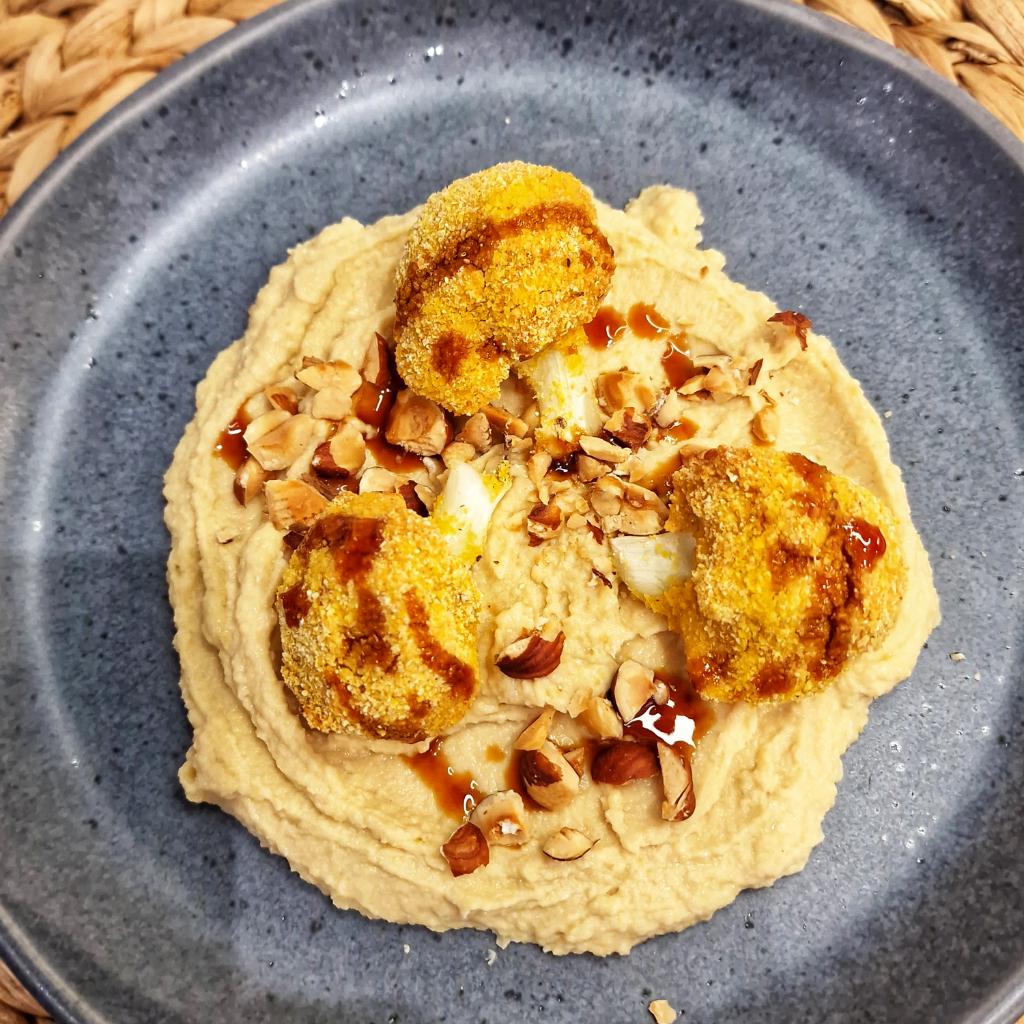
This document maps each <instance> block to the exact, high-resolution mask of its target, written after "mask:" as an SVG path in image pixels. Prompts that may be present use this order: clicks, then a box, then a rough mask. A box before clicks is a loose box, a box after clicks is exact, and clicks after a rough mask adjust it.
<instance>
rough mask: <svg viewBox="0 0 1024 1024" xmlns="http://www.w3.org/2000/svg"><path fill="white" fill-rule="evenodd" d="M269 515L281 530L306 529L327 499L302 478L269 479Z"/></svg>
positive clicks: (267, 486)
mask: <svg viewBox="0 0 1024 1024" xmlns="http://www.w3.org/2000/svg"><path fill="white" fill-rule="evenodd" d="M264 494H265V495H266V498H267V515H268V516H269V518H270V521H271V523H273V524H274V527H275V528H276V529H278V530H281V531H286V530H292V529H300V530H301V529H305V528H306V527H308V526H309V525H310V524H311V523H312V522H313V520H314V519H316V517H317V516H318V515H319V514H320V513H321V512H322V511H323V509H324V506H325V505H326V504H327V499H326V498H324V496H323V495H322V494H321V493H320V492H319V491H317V490H315V489H314V488H313V487H310V485H309V484H307V483H304V482H303V481H302V480H268V481H267V484H266V487H265V488H264Z"/></svg>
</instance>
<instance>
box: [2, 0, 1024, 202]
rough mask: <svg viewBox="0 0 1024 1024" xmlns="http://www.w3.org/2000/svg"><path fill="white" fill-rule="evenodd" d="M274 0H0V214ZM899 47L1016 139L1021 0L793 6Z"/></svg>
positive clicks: (1021, 84)
mask: <svg viewBox="0 0 1024 1024" xmlns="http://www.w3.org/2000/svg"><path fill="white" fill-rule="evenodd" d="M276 2H277V0H100V2H98V3H97V2H94V0H0V216H2V215H3V213H4V212H5V211H6V210H7V208H8V207H9V206H10V204H11V203H13V202H14V201H15V200H16V199H17V198H18V196H20V195H21V193H22V192H24V190H25V189H26V188H27V187H28V186H29V184H31V182H32V181H33V180H34V179H35V178H36V177H37V175H38V174H39V173H40V172H41V171H42V170H43V169H44V168H45V167H46V165H47V164H48V163H49V162H50V161H51V160H52V159H53V158H54V157H55V156H56V155H57V153H59V152H60V150H61V149H63V148H64V147H65V146H67V145H69V144H70V143H71V142H73V141H74V140H75V139H76V138H78V136H79V135H81V134H82V132H83V131H85V129H86V128H88V127H89V125H91V124H92V123H93V122H94V121H96V120H97V119H98V118H100V117H101V116H102V115H103V114H105V113H106V112H107V111H108V110H110V109H111V108H112V107H114V106H116V105H117V104H118V103H119V102H120V101H121V100H122V99H124V98H125V97H126V96H128V95H129V94H130V93H131V92H133V91H134V90H135V89H137V88H138V87H139V86H140V85H143V84H144V83H146V82H148V81H149V80H150V79H151V78H152V77H153V76H154V75H155V74H157V73H158V72H159V71H160V70H161V69H162V68H165V67H166V66H167V65H168V64H171V63H173V62H174V61H175V60H177V59H178V58H179V57H181V56H182V55H184V54H186V53H189V52H190V51H192V50H194V49H195V48H196V47H198V46H201V45H202V44H203V43H206V42H209V40H211V39H213V38H214V37H215V36H218V35H220V34H221V33H222V32H226V31H227V30H228V29H230V28H233V27H234V25H235V24H236V23H237V22H239V21H243V20H244V19H246V18H249V17H252V15H254V14H258V13H259V12H260V11H263V10H265V9H266V8H268V7H271V6H273V5H274V4H275V3H276ZM796 2H797V3H806V5H807V6H808V7H812V8H814V9H815V10H819V11H824V12H825V13H826V14H829V15H832V16H833V17H835V18H838V19H840V20H842V21H845V22H847V23H849V24H850V25H854V26H856V27H857V28H860V29H863V30H864V31H865V32H869V33H871V35H873V36H876V37H877V38H879V39H881V40H883V41H885V42H887V43H890V44H892V45H894V46H898V47H900V48H901V49H903V50H905V51H906V52H907V53H910V54H912V55H913V56H914V57H917V58H918V59H919V60H921V61H923V62H924V63H925V64H927V65H928V66H929V67H930V68H932V69H933V70H934V71H935V72H937V73H938V74H940V75H942V77H943V78H946V79H948V80H949V81H951V82H954V83H956V84H957V85H960V86H962V87H963V88H964V89H966V90H967V91H968V92H969V93H970V94H971V95H972V96H973V97H974V98H975V99H976V100H977V101H978V102H979V103H981V104H982V105H983V106H984V107H986V108H987V109H988V110H990V111H991V112H992V113H993V114H995V116H996V117H998V118H999V119H1000V120H1002V121H1003V122H1004V123H1005V124H1006V125H1008V126H1009V128H1010V130H1011V131H1013V132H1014V133H1015V134H1016V135H1017V136H1018V137H1020V138H1022V139H1024V0H893V2H892V4H884V5H883V4H879V3H875V2H874V0H796Z"/></svg>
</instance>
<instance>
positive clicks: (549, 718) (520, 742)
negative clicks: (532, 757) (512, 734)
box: [513, 708, 555, 750]
mask: <svg viewBox="0 0 1024 1024" xmlns="http://www.w3.org/2000/svg"><path fill="white" fill-rule="evenodd" d="M554 718H555V709H554V708H545V709H544V710H543V711H542V712H541V713H540V714H539V715H538V716H537V717H536V718H535V719H534V720H533V721H532V722H531V723H530V724H529V725H528V726H527V727H526V728H525V729H524V730H523V731H522V732H521V733H520V734H519V736H518V737H517V739H516V741H515V743H514V744H513V746H514V747H515V749H516V750H540V748H541V747H543V746H544V744H545V743H546V742H547V739H548V733H549V732H550V731H551V723H552V722H553V721H554Z"/></svg>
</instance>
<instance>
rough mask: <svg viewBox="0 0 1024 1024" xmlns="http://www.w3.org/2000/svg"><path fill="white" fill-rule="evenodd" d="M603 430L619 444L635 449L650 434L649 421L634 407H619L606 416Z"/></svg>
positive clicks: (640, 445) (641, 445)
mask: <svg viewBox="0 0 1024 1024" xmlns="http://www.w3.org/2000/svg"><path fill="white" fill-rule="evenodd" d="M604 430H605V433H606V434H608V435H609V436H610V437H612V438H614V439H615V440H616V441H618V442H619V443H620V444H624V445H625V446H626V447H627V448H629V449H631V450H632V451H636V450H637V449H638V448H641V447H643V445H644V443H645V442H646V441H647V438H649V437H650V436H651V421H650V419H649V418H648V417H647V416H645V415H644V414H643V413H642V412H637V411H636V410H635V409H630V408H627V409H619V410H617V411H616V412H614V413H612V415H611V416H610V417H609V418H608V420H607V422H606V423H605V425H604Z"/></svg>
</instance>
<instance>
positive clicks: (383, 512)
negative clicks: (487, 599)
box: [277, 493, 480, 742]
mask: <svg viewBox="0 0 1024 1024" xmlns="http://www.w3.org/2000/svg"><path fill="white" fill-rule="evenodd" d="M277 608H278V618H279V621H280V624H281V664H282V673H283V676H284V681H285V683H286V684H287V686H288V688H289V689H290V690H291V691H292V693H294V694H295V697H296V699H297V700H298V702H299V706H300V708H301V709H302V714H303V716H304V717H305V719H306V722H307V723H308V724H309V725H310V726H312V728H314V729H319V730H320V731H322V732H348V733H358V734H362V735H366V736H376V737H381V738H385V739H393V740H404V741H407V742H415V741H418V740H421V739H425V738H426V737H428V736H435V735H437V734H438V733H440V732H442V731H444V730H445V729H448V728H450V727H451V726H452V725H454V724H455V723H456V722H458V721H459V720H460V719H461V718H462V717H463V716H464V715H465V714H466V712H467V711H468V710H469V706H470V704H471V702H472V700H473V698H474V696H475V695H476V691H477V687H478V685H479V671H478V662H477V652H476V634H477V622H478V620H479V616H480V597H479V594H478V592H477V589H476V586H475V585H474V583H473V581H472V579H471V577H470V572H469V568H468V567H467V566H466V565H464V564H461V563H459V562H458V561H457V560H456V559H455V558H454V557H453V556H452V554H451V553H450V551H449V548H448V545H447V544H446V543H445V542H444V539H443V538H442V536H441V534H440V531H439V530H438V529H437V528H436V527H435V526H434V525H433V524H432V523H430V522H429V521H428V520H426V519H421V518H420V517H419V516H418V515H416V514H415V513H414V512H412V511H411V510H409V509H408V508H406V506H405V502H404V501H403V500H402V498H401V497H399V496H398V495H396V494H358V495H357V494H348V493H342V494H341V495H339V496H338V497H337V498H336V499H335V500H334V501H332V502H331V503H330V504H329V505H328V506H327V508H326V509H325V510H324V511H323V513H322V514H321V515H320V516H319V518H318V519H317V520H316V522H315V523H314V524H313V526H312V527H311V528H310V529H309V531H308V533H307V534H306V536H305V538H304V539H303V541H302V543H301V544H300V545H299V547H298V548H297V549H296V550H295V553H294V554H293V555H292V557H291V560H290V561H289V563H288V567H287V568H286V569H285V572H284V576H283V578H282V580H281V583H280V586H279V587H278V591H277Z"/></svg>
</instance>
